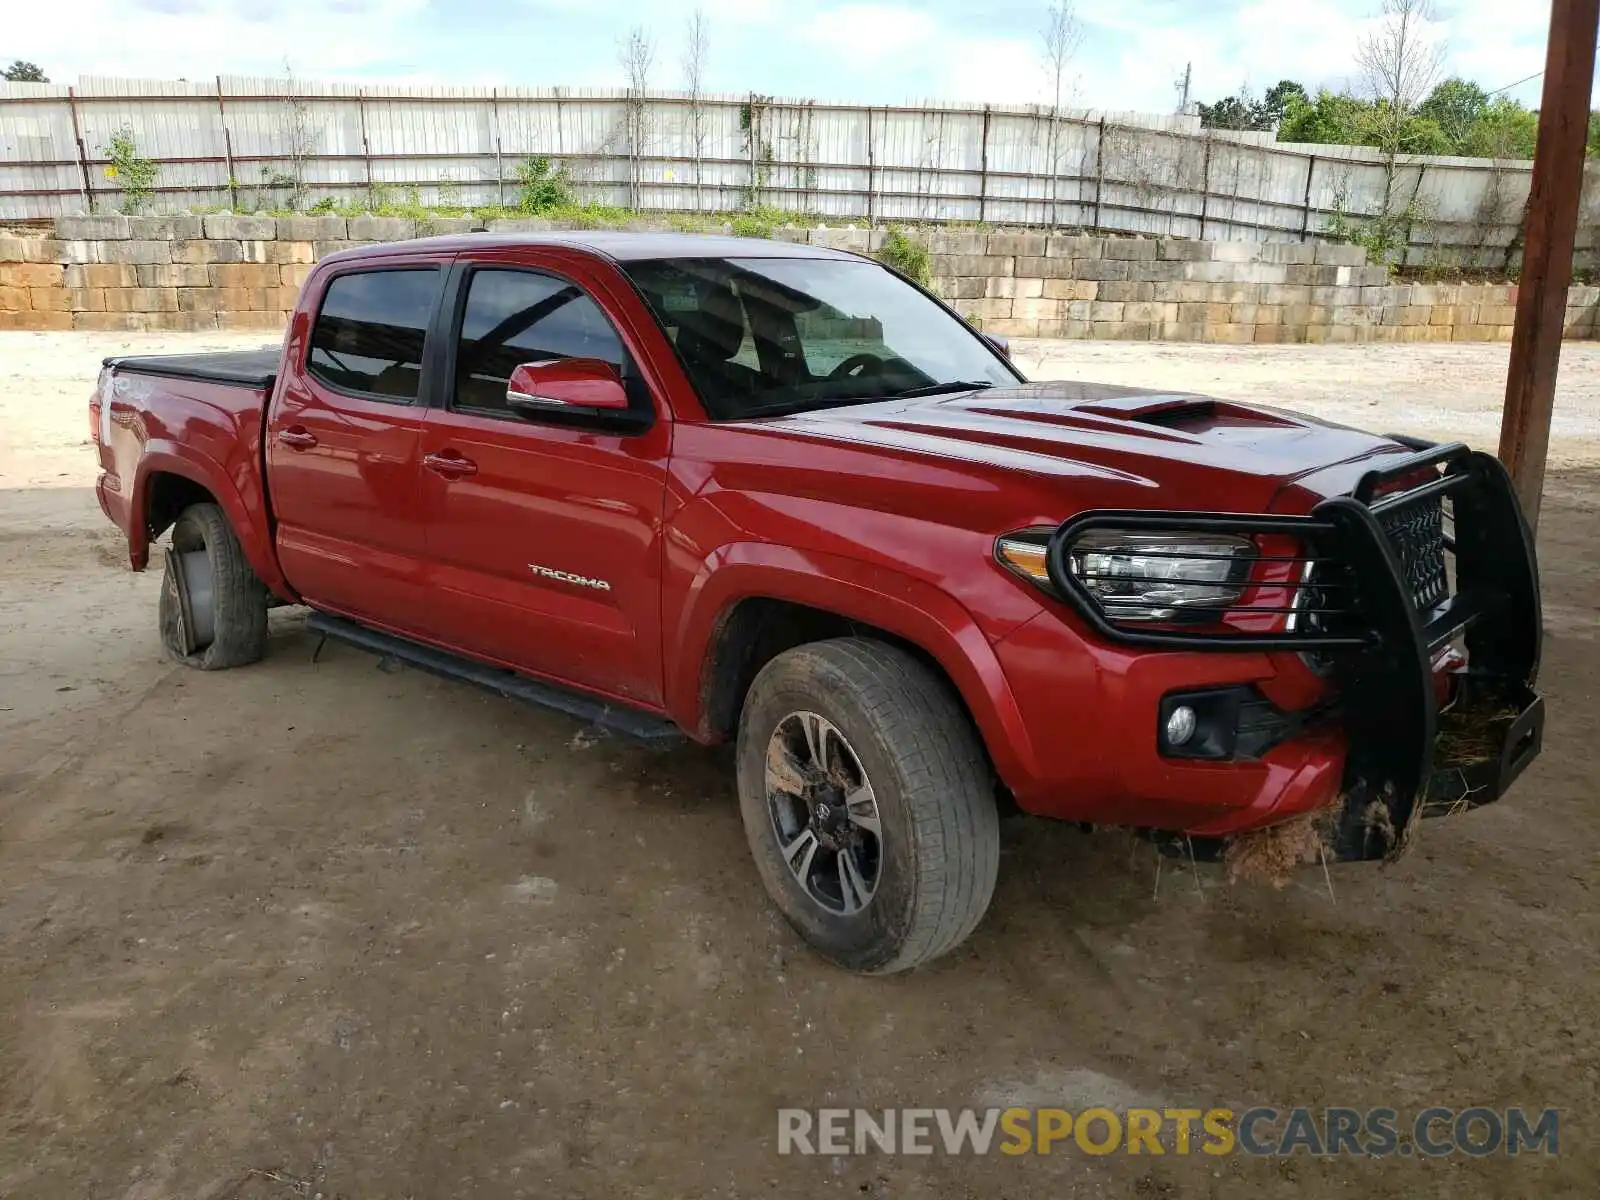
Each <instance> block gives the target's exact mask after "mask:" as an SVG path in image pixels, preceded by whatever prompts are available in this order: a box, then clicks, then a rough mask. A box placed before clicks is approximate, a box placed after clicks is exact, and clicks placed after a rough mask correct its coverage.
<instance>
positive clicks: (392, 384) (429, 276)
mask: <svg viewBox="0 0 1600 1200" xmlns="http://www.w3.org/2000/svg"><path fill="white" fill-rule="evenodd" d="M440 279H441V273H440V271H439V270H438V269H437V268H435V267H411V268H405V269H397V270H390V271H359V272H354V273H352V274H349V275H340V276H338V277H336V278H335V279H334V280H333V281H332V282H331V283H329V284H328V290H327V291H326V292H324V293H323V296H322V308H321V310H320V311H319V312H318V313H317V323H316V325H315V327H314V328H313V329H312V331H311V354H310V357H309V358H308V359H307V362H306V367H307V369H308V370H309V371H310V372H311V374H312V375H313V376H315V377H316V378H317V379H319V380H321V381H322V382H323V383H325V384H327V385H328V386H330V387H334V388H337V389H339V390H340V391H344V392H355V393H358V394H361V395H364V396H370V397H372V398H374V399H378V400H392V401H394V402H395V403H397V404H410V403H412V402H414V401H415V400H416V399H417V395H418V393H419V392H420V391H421V386H422V349H423V345H424V344H425V343H426V341H427V335H428V325H429V322H430V321H431V320H432V319H433V309H434V305H435V303H437V301H438V298H439V288H440Z"/></svg>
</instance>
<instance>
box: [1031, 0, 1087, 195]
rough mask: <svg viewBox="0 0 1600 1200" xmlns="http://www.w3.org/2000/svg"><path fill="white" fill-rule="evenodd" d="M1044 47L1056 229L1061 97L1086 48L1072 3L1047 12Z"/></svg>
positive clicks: (1065, 1)
mask: <svg viewBox="0 0 1600 1200" xmlns="http://www.w3.org/2000/svg"><path fill="white" fill-rule="evenodd" d="M1039 36H1040V40H1041V41H1042V43H1043V52H1044V70H1045V77H1046V80H1047V82H1048V85H1049V88H1050V134H1049V139H1048V144H1049V154H1050V224H1052V225H1055V224H1056V223H1057V221H1056V215H1057V214H1056V208H1057V204H1056V202H1057V192H1058V190H1059V187H1060V182H1059V180H1060V175H1061V153H1060V146H1061V94H1062V90H1063V89H1064V88H1065V87H1066V86H1067V85H1068V83H1069V79H1068V75H1067V69H1068V68H1069V67H1071V66H1072V61H1073V59H1074V58H1076V57H1077V54H1078V49H1079V47H1080V46H1082V45H1083V24H1082V22H1080V21H1079V20H1078V10H1077V9H1076V7H1074V5H1073V3H1072V0H1057V2H1056V3H1054V4H1052V5H1051V6H1050V7H1049V8H1048V9H1046V10H1045V22H1044V28H1043V29H1042V30H1040V31H1039Z"/></svg>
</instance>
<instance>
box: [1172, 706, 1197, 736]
mask: <svg viewBox="0 0 1600 1200" xmlns="http://www.w3.org/2000/svg"><path fill="white" fill-rule="evenodd" d="M1194 728H1195V717H1194V709H1192V708H1190V707H1189V706H1188V705H1187V704H1180V705H1178V707H1177V708H1175V709H1173V710H1172V712H1171V713H1169V714H1168V715H1167V745H1169V746H1181V745H1183V744H1184V743H1185V742H1187V741H1188V740H1189V739H1190V738H1192V737H1193V736H1194Z"/></svg>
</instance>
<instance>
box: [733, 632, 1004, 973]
mask: <svg viewBox="0 0 1600 1200" xmlns="http://www.w3.org/2000/svg"><path fill="white" fill-rule="evenodd" d="M738 775H739V805H740V810H741V813H742V815H743V817H744V827H745V835H746V837H747V839H748V840H749V843H750V850H751V853H752V854H753V855H754V856H755V860H756V867H757V869H758V870H759V871H760V873H761V880H762V882H763V883H764V884H765V885H766V888H767V891H768V893H769V894H770V895H771V896H772V898H773V900H774V901H775V902H776V903H777V905H778V908H779V909H780V910H781V911H782V913H783V915H784V917H785V918H786V919H787V920H788V921H789V923H790V924H791V925H793V926H794V928H795V929H796V930H797V931H798V932H799V933H800V935H801V936H802V937H803V938H805V940H806V941H807V942H809V943H810V944H811V945H812V946H813V947H815V949H816V950H817V951H818V952H819V953H820V954H822V955H823V957H825V958H827V959H828V960H830V961H831V962H834V963H836V964H838V965H839V966H841V967H844V968H846V969H847V970H851V971H858V972H862V973H865V974H890V973H893V972H896V971H905V970H909V969H910V968H912V967H915V966H919V965H921V964H922V963H925V962H928V961H930V960H931V959H934V958H937V957H938V956H939V955H941V954H944V953H946V952H947V951H949V950H951V949H953V948H954V947H955V946H957V945H959V944H960V943H961V942H962V941H963V940H964V939H965V938H966V937H967V935H968V934H970V933H971V932H972V931H973V929H974V928H976V927H977V924H978V922H979V920H980V919H981V918H982V917H983V914H984V911H985V910H986V909H987V908H988V906H989V900H990V898H991V897H992V896H993V894H994V884H995V876H996V874H997V873H998V871H999V865H1000V823H999V816H998V813H997V811H996V808H995V803H994V791H993V787H992V782H991V779H990V774H989V770H988V765H987V761H986V760H985V758H984V754H983V748H982V745H981V744H980V742H979V740H978V735H977V731H976V730H975V729H974V728H973V726H972V722H971V720H970V719H969V718H968V717H967V714H966V713H965V711H964V710H963V709H962V707H961V705H960V702H959V701H958V699H957V697H956V696H955V694H954V692H953V691H952V690H951V688H950V686H949V684H948V683H947V682H946V681H945V680H944V679H943V678H941V677H940V676H939V675H938V674H936V673H935V672H934V671H932V670H930V669H929V668H928V667H927V666H925V665H924V664H923V663H921V662H919V661H918V660H917V659H916V658H914V657H912V656H911V655H910V654H907V653H906V652H904V651H902V650H899V649H897V648H895V647H892V646H888V645H885V644H883V643H881V642H874V641H868V640H865V639H858V638H848V639H839V640H836V641H827V642H815V643H812V644H810V645H805V646H800V647H797V648H795V649H793V650H789V651H787V652H785V653H783V654H780V655H778V656H777V657H776V658H774V659H773V660H772V661H771V662H770V663H768V664H767V665H766V666H765V667H764V668H763V669H762V670H761V672H760V674H758V675H757V676H756V679H755V682H754V683H752V684H751V686H750V691H749V694H748V695H747V696H746V698H745V704H744V711H743V713H742V714H741V716H740V721H739V740H738Z"/></svg>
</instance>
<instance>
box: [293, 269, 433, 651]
mask: <svg viewBox="0 0 1600 1200" xmlns="http://www.w3.org/2000/svg"><path fill="white" fill-rule="evenodd" d="M446 267H447V263H445V262H442V261H440V260H439V259H438V258H436V257H435V258H429V257H426V256H399V257H396V258H393V259H390V258H384V259H382V260H376V261H374V260H365V261H361V262H359V263H357V262H353V263H351V264H350V266H349V268H348V269H346V270H343V271H337V272H335V273H333V274H331V275H328V276H323V277H321V279H320V282H321V287H320V294H319V295H316V296H313V297H310V298H309V303H308V304H307V305H306V306H305V307H303V309H302V312H301V314H300V315H297V316H296V318H295V327H294V329H292V330H291V333H290V346H289V350H288V353H287V354H286V356H285V367H286V369H285V372H284V378H283V381H282V383H281V384H280V386H279V392H278V396H277V398H276V401H275V403H274V407H273V410H272V412H271V414H270V416H269V419H268V422H267V431H266V442H267V444H266V456H267V477H268V483H269V486H270V488H271V497H272V507H273V511H274V513H275V514H276V517H277V522H278V524H277V545H278V558H279V561H280V562H281V563H282V564H283V571H284V575H285V577H286V578H287V579H288V580H289V581H290V583H291V584H292V585H293V586H294V588H295V589H296V590H297V591H298V592H299V593H300V594H301V595H302V596H303V597H305V599H306V600H307V601H308V602H309V603H311V604H312V605H314V606H315V607H317V608H324V609H329V610H331V611H334V612H340V613H345V614H348V615H350V616H354V617H359V618H361V619H362V620H364V621H367V622H369V623H371V624H374V625H381V626H385V627H387V628H390V629H394V630H398V631H403V632H407V633H419V634H420V633H423V632H425V631H426V629H427V626H428V620H427V594H426V578H425V576H426V567H425V562H424V558H425V554H424V546H425V540H424V535H423V525H424V522H425V515H426V514H425V512H424V510H423V507H422V503H421V499H420V497H419V493H418V486H417V485H418V474H419V472H420V470H421V467H420V465H419V452H418V445H419V438H420V434H421V430H422V425H423V416H424V414H425V413H426V411H427V400H428V395H427V392H428V389H427V387H426V386H425V384H424V381H425V380H426V379H427V378H428V372H427V370H426V369H425V368H426V365H427V360H428V356H429V349H430V347H429V339H428V330H429V328H430V325H431V324H432V322H433V320H434V318H435V315H436V313H437V310H438V307H439V304H440V302H441V297H442V295H443V291H444V283H445V278H446ZM306 314H309V316H307V315H306Z"/></svg>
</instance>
